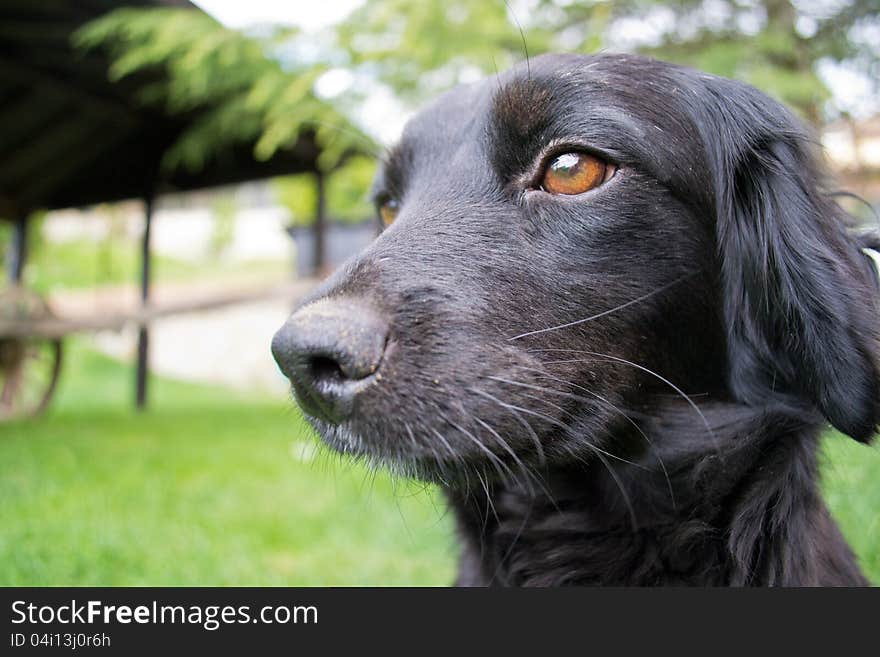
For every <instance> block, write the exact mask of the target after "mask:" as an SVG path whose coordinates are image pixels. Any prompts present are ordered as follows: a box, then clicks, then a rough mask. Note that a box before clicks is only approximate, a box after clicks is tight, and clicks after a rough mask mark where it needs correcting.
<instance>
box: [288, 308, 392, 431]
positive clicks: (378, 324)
mask: <svg viewBox="0 0 880 657" xmlns="http://www.w3.org/2000/svg"><path fill="white" fill-rule="evenodd" d="M387 341H388V325H387V324H386V323H385V322H384V321H383V320H382V318H381V317H379V316H378V314H377V313H376V312H375V311H373V310H371V309H370V308H368V307H366V306H365V305H364V304H360V303H353V302H347V301H342V300H331V299H324V300H321V301H317V302H315V303H311V304H309V305H307V306H305V307H304V308H301V309H300V310H298V311H296V312H295V313H294V314H293V315H291V316H290V318H289V319H288V320H287V322H285V324H284V326H282V327H281V328H280V329H279V330H278V332H277V333H276V334H275V337H274V338H272V355H273V356H274V357H275V362H277V363H278V366H279V367H280V368H281V371H282V372H284V375H285V376H286V377H287V378H288V379H290V381H291V383H292V384H293V390H294V393H295V394H296V397H297V401H298V402H299V404H300V406H302V407H303V410H305V411H306V412H307V413H308V414H309V415H313V416H315V417H319V418H322V419H324V420H326V421H328V422H332V423H334V424H338V423H339V422H341V421H342V420H344V419H346V418H347V417H349V416H350V415H351V413H352V411H353V409H354V402H355V399H356V397H357V395H358V393H359V392H360V391H362V390H363V389H365V388H366V387H368V386H369V385H370V383H371V382H372V381H373V375H374V374H375V373H376V372H377V370H378V369H379V365H380V364H381V362H382V356H383V355H384V353H385V346H386V343H387Z"/></svg>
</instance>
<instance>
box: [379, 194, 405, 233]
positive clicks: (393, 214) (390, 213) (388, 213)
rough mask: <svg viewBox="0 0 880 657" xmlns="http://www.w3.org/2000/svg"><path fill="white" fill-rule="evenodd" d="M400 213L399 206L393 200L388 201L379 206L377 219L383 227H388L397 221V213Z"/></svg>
mask: <svg viewBox="0 0 880 657" xmlns="http://www.w3.org/2000/svg"><path fill="white" fill-rule="evenodd" d="M399 211H400V204H399V203H398V202H397V201H395V200H394V199H393V198H390V199H388V200H387V201H385V202H383V203H382V205H380V206H379V218H381V219H382V223H383V224H384V225H385V226H390V225H391V224H393V223H394V220H395V219H397V213H398V212H399Z"/></svg>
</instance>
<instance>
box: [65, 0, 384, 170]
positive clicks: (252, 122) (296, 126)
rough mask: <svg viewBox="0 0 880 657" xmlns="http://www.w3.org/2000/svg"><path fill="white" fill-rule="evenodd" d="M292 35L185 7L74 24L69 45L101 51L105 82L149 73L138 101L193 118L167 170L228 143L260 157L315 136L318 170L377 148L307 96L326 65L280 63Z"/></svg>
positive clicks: (198, 163) (199, 161) (199, 160)
mask: <svg viewBox="0 0 880 657" xmlns="http://www.w3.org/2000/svg"><path fill="white" fill-rule="evenodd" d="M296 36H297V35H296V31H294V30H289V29H284V30H282V29H277V30H273V31H271V32H269V33H267V34H265V35H263V36H262V37H260V38H257V37H253V36H249V35H246V34H244V33H242V32H240V31H237V30H233V29H229V28H226V27H224V26H223V25H221V24H220V23H218V22H217V21H215V20H214V19H213V18H211V17H210V16H208V15H207V14H205V13H203V12H200V11H193V10H189V9H177V8H147V9H133V8H125V9H118V10H116V11H113V12H111V13H109V14H106V15H104V16H102V17H101V18H99V19H97V20H95V21H93V22H91V23H89V24H87V25H86V26H84V27H83V28H81V29H80V30H79V31H78V32H77V33H76V35H75V43H76V44H77V45H78V46H80V47H82V48H103V49H105V50H106V51H107V52H108V53H109V54H110V56H111V58H112V61H113V64H112V66H111V68H110V71H109V75H110V77H111V79H115V80H118V79H121V78H124V77H127V76H131V75H133V74H136V73H145V74H149V73H153V75H152V76H148V77H151V78H152V79H154V81H153V82H150V83H146V84H145V85H144V86H143V88H142V91H141V99H142V101H143V102H144V103H146V104H154V105H159V106H162V107H163V108H164V109H165V110H166V111H168V112H170V113H188V114H192V113H194V115H195V116H196V117H197V118H196V120H195V121H194V122H193V123H192V124H191V125H190V127H189V128H188V129H187V130H186V131H185V132H184V133H183V134H182V135H181V136H180V138H179V139H178V141H177V142H176V143H175V144H174V145H173V146H172V147H171V148H170V149H169V151H168V152H167V153H166V155H165V159H164V162H163V166H165V167H166V168H167V169H173V168H175V167H179V166H183V167H185V168H187V169H190V170H192V171H198V170H199V169H201V168H202V167H203V166H204V164H205V162H206V161H208V160H209V159H210V158H212V157H215V156H216V155H217V154H218V153H220V152H222V151H223V150H224V149H225V148H228V147H229V146H230V145H234V144H242V143H251V142H254V143H255V144H256V145H255V147H254V155H255V157H257V158H258V159H262V160H265V159H268V158H269V157H271V156H272V155H273V154H274V153H275V152H276V151H277V150H279V149H283V148H289V147H291V146H293V145H294V144H295V143H296V140H297V137H298V136H299V135H301V134H303V133H304V132H312V133H314V135H315V138H316V140H317V142H318V144H319V145H320V147H321V148H322V153H321V155H320V158H319V161H318V165H319V166H320V167H321V168H322V169H324V170H330V169H332V168H333V167H334V166H335V165H336V164H337V163H338V162H339V161H340V160H341V159H342V158H343V157H344V156H345V155H346V154H348V153H351V152H354V151H361V150H365V149H366V150H367V151H372V150H373V149H374V148H375V146H374V144H373V142H372V141H371V140H370V139H369V138H368V137H367V136H366V135H364V134H363V133H362V132H361V131H360V130H358V129H357V128H355V127H354V126H353V125H352V124H351V123H350V122H349V121H348V119H347V118H346V117H345V116H343V114H342V113H341V112H339V111H338V110H337V109H336V108H335V107H334V106H333V105H331V104H329V103H327V102H325V101H323V100H321V99H319V98H318V97H317V96H316V95H315V94H314V93H313V91H312V87H313V86H314V83H315V80H317V78H318V77H320V76H321V75H322V74H323V73H324V72H325V71H326V70H327V67H326V65H324V64H316V63H311V64H307V65H302V64H298V63H297V62H295V61H290V60H289V58H285V59H284V61H283V63H282V60H281V57H280V49H281V47H282V46H289V45H290V42H291V40H292V39H295V38H296ZM157 72H161V73H162V75H155V73H157Z"/></svg>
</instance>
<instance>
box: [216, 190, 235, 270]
mask: <svg viewBox="0 0 880 657" xmlns="http://www.w3.org/2000/svg"><path fill="white" fill-rule="evenodd" d="M211 214H212V215H213V219H214V227H213V231H212V232H211V247H210V251H211V256H212V257H214V258H218V257H220V256H221V255H223V252H224V251H226V249H228V248H229V246H230V245H231V244H232V241H233V240H234V239H235V217H236V215H237V214H238V204H237V203H236V201H235V196H234V195H233V194H232V193H228V192H227V193H220V194H217V195H216V196H214V197H213V199H212V201H211Z"/></svg>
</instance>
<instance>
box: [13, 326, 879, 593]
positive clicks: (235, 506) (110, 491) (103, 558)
mask: <svg viewBox="0 0 880 657" xmlns="http://www.w3.org/2000/svg"><path fill="white" fill-rule="evenodd" d="M68 344H69V345H70V347H72V348H71V349H70V350H69V353H68V356H69V359H68V361H67V363H66V370H65V373H64V377H63V379H62V385H61V388H60V390H59V395H58V397H57V398H56V400H55V402H56V403H55V404H54V405H53V407H52V410H51V412H50V413H49V415H48V416H46V417H44V418H42V419H39V420H34V421H26V422H19V423H14V424H7V425H0V585H135V586H137V585H180V586H184V585H344V584H351V585H359V584H367V585H369V584H374V585H393V584H415V585H419V584H424V585H430V584H436V585H443V584H448V583H449V582H450V581H451V580H452V577H453V570H454V556H455V548H454V545H453V541H452V531H451V522H450V519H449V518H448V517H445V516H444V515H443V510H442V503H441V501H440V500H439V497H438V495H437V494H436V492H435V491H430V490H429V491H427V492H424V491H422V492H419V491H418V489H417V488H415V487H407V486H404V485H403V484H398V488H397V490H395V488H394V486H393V485H392V482H391V481H390V480H389V479H388V478H387V477H386V476H384V475H382V474H379V475H374V474H372V473H367V472H366V471H365V470H363V469H362V468H360V467H359V466H355V465H351V464H348V463H344V462H341V461H339V460H338V459H337V458H335V457H332V456H329V455H326V454H325V455H324V456H320V455H319V456H318V457H317V458H312V454H313V451H314V446H315V445H316V441H315V440H314V439H313V438H312V436H311V435H310V433H309V430H308V429H307V427H306V425H305V423H304V421H303V420H302V418H301V417H300V416H299V415H298V414H297V412H296V411H295V410H294V409H293V407H292V405H290V404H286V403H284V402H280V401H274V400H266V399H264V398H259V397H248V396H241V395H236V394H235V393H232V392H228V391H225V390H221V389H216V388H211V387H206V386H197V385H190V384H184V383H179V382H174V381H167V380H161V379H155V380H154V381H153V383H154V385H153V387H152V393H153V395H152V407H151V408H152V410H150V411H149V412H147V413H145V414H142V415H139V414H136V413H133V412H132V411H131V410H130V397H131V372H130V370H129V368H127V367H125V366H122V365H120V364H118V363H116V362H114V361H112V360H109V359H107V358H104V357H102V356H100V355H97V354H95V353H94V352H93V351H91V350H89V349H88V348H86V347H85V346H84V343H82V342H79V341H76V340H71V341H69V343H68ZM825 457H826V458H825V461H826V464H825V468H824V474H825V482H824V488H825V491H826V497H827V499H828V501H829V503H830V505H831V508H832V510H833V512H834V515H835V517H836V518H837V519H838V521H839V522H840V525H841V527H842V529H843V531H844V533H845V535H846V537H847V539H848V540H849V541H850V543H851V545H852V546H853V547H854V548H855V550H856V552H857V553H858V555H859V558H860V560H861V563H862V566H863V567H864V569H865V571H866V573H867V574H868V575H869V577H871V579H872V580H873V581H874V582H880V550H878V546H880V451H878V450H877V449H872V448H868V447H864V446H861V445H857V444H855V443H854V442H853V441H851V440H849V439H847V438H844V437H842V436H838V435H831V436H829V437H828V440H827V441H826V445H825Z"/></svg>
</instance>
